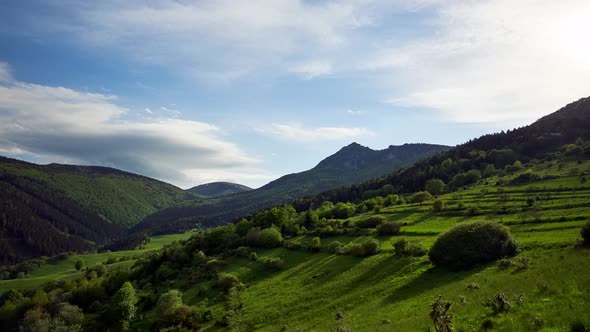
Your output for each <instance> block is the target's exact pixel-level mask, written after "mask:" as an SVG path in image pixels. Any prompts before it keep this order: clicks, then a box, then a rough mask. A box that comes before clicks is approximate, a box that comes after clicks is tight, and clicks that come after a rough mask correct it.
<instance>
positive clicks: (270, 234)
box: [256, 227, 283, 248]
mask: <svg viewBox="0 0 590 332" xmlns="http://www.w3.org/2000/svg"><path fill="white" fill-rule="evenodd" d="M282 242H283V236H282V235H281V231H279V230H278V229H277V228H275V227H270V228H265V229H263V230H262V231H260V234H259V235H258V239H257V240H256V246H258V247H262V248H276V247H278V246H280V245H281V243H282Z"/></svg>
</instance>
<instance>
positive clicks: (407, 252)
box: [393, 239, 427, 257]
mask: <svg viewBox="0 0 590 332" xmlns="http://www.w3.org/2000/svg"><path fill="white" fill-rule="evenodd" d="M393 248H394V249H395V254H396V255H398V256H402V257H405V256H413V257H421V256H424V255H426V253H427V251H426V249H424V247H422V246H421V245H420V244H419V243H417V242H410V241H408V240H406V239H400V240H397V241H395V242H394V243H393Z"/></svg>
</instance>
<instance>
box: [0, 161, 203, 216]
mask: <svg viewBox="0 0 590 332" xmlns="http://www.w3.org/2000/svg"><path fill="white" fill-rule="evenodd" d="M0 169H2V170H5V171H7V172H9V173H11V174H15V175H17V176H24V177H29V178H32V179H36V180H39V181H42V182H44V183H45V184H46V185H47V186H49V187H50V188H53V189H56V190H59V191H62V192H64V193H65V194H66V195H67V196H69V197H70V198H72V199H74V200H75V201H77V202H78V203H79V204H80V205H82V206H83V207H85V208H87V209H89V210H91V211H94V212H96V213H97V214H98V215H99V216H100V217H101V218H103V219H105V220H107V221H109V222H112V223H115V224H121V225H124V226H127V227H131V226H133V225H135V224H136V223H138V222H140V221H141V220H142V219H143V218H145V217H146V216H147V215H149V214H151V213H154V212H156V211H158V210H160V209H163V208H166V207H169V206H172V205H173V204H175V203H177V202H179V201H181V200H183V199H185V198H189V197H190V198H195V195H193V194H189V193H186V192H184V191H183V190H181V189H180V188H177V187H174V186H172V185H170V184H167V183H164V182H160V181H157V180H153V179H149V178H145V177H141V176H136V175H133V174H129V173H125V172H121V171H116V170H113V172H105V170H108V169H104V168H103V169H102V171H101V172H93V171H92V168H86V169H85V168H83V167H79V168H78V167H72V168H65V167H52V166H39V165H34V164H29V163H24V162H17V163H14V162H10V161H9V162H7V161H6V160H0Z"/></svg>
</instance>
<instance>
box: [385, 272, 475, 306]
mask: <svg viewBox="0 0 590 332" xmlns="http://www.w3.org/2000/svg"><path fill="white" fill-rule="evenodd" d="M485 268H486V265H482V266H477V267H474V268H471V269H469V270H463V271H450V270H446V269H442V268H436V267H431V268H429V269H428V270H426V271H425V272H423V273H421V274H420V275H418V276H417V277H416V278H414V279H412V280H411V281H409V282H408V283H406V284H405V285H403V286H401V287H399V288H397V289H396V290H394V291H393V293H391V294H390V295H389V296H388V297H387V298H386V299H385V300H384V302H387V303H397V302H401V301H404V300H407V299H409V298H412V297H416V296H419V295H420V294H422V293H424V292H426V291H428V290H430V289H433V288H438V287H441V286H444V285H446V284H449V283H453V282H457V281H461V280H464V279H466V278H467V277H469V276H472V275H473V274H475V273H478V272H480V271H482V270H483V269H485Z"/></svg>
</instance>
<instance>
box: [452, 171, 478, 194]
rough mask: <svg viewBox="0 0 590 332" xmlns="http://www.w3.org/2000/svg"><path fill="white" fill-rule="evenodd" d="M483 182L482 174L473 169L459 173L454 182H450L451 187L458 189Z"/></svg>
mask: <svg viewBox="0 0 590 332" xmlns="http://www.w3.org/2000/svg"><path fill="white" fill-rule="evenodd" d="M479 180H481V173H480V172H479V171H478V170H476V169H472V170H469V171H467V172H465V173H459V174H457V175H455V176H454V177H453V180H452V181H451V182H449V187H451V188H454V189H457V188H460V187H463V186H467V185H470V184H474V183H476V182H478V181H479Z"/></svg>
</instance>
